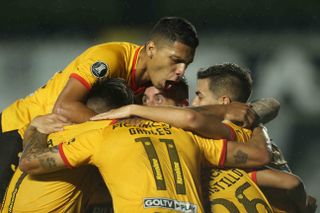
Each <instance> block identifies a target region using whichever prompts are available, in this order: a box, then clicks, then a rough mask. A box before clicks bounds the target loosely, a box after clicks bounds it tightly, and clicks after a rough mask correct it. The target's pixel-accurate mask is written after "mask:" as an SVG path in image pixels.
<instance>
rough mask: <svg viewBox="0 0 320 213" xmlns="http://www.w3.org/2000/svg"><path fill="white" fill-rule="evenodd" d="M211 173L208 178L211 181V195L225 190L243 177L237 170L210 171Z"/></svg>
mask: <svg viewBox="0 0 320 213" xmlns="http://www.w3.org/2000/svg"><path fill="white" fill-rule="evenodd" d="M211 171H212V173H211V176H210V180H211V181H210V186H209V191H210V192H211V193H215V192H219V191H221V190H225V189H227V188H229V187H231V186H233V185H234V184H235V183H237V182H238V181H239V180H240V179H241V178H242V177H243V173H242V172H241V171H240V170H238V169H230V170H218V169H212V170H211Z"/></svg>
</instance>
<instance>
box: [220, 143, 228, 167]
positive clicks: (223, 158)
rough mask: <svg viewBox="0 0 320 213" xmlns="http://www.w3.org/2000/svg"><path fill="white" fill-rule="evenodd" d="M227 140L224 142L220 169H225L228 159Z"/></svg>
mask: <svg viewBox="0 0 320 213" xmlns="http://www.w3.org/2000/svg"><path fill="white" fill-rule="evenodd" d="M227 144H228V142H227V140H223V147H222V151H221V155H220V160H219V167H223V166H224V163H225V162H226V158H227Z"/></svg>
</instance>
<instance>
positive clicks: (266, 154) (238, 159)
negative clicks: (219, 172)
mask: <svg viewBox="0 0 320 213" xmlns="http://www.w3.org/2000/svg"><path fill="white" fill-rule="evenodd" d="M268 140H269V137H268V135H267V134H266V132H265V131H264V130H263V129H262V127H257V128H255V129H254V130H253V133H252V136H251V138H250V141H249V142H248V143H247V144H243V143H238V142H232V141H229V142H228V144H227V156H226V163H225V165H226V166H232V167H239V168H248V167H249V168H251V167H259V166H264V165H266V164H268V163H269V162H270V160H271V154H270V150H269V148H268V145H267V141H268Z"/></svg>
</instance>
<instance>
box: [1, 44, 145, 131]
mask: <svg viewBox="0 0 320 213" xmlns="http://www.w3.org/2000/svg"><path fill="white" fill-rule="evenodd" d="M138 51H139V46H137V45H135V44H131V43H127V42H110V43H104V44H100V45H96V46H93V47H91V48H89V49H87V50H86V51H85V52H83V53H82V54H81V55H79V56H78V57H76V58H75V59H74V60H73V61H72V62H71V63H70V64H69V65H68V66H67V67H66V68H64V69H63V70H61V71H60V72H56V73H55V74H54V75H53V76H52V77H51V79H50V80H49V81H48V82H47V83H46V84H45V85H43V86H42V87H40V88H39V89H37V90H36V91H35V92H34V93H32V94H30V95H28V96H26V97H25V98H22V99H19V100H17V101H15V102H14V103H12V104H11V105H10V106H9V107H7V108H6V109H4V110H3V112H2V130H3V131H4V132H6V131H10V130H14V129H20V128H23V127H24V126H25V125H26V124H28V123H29V122H30V121H31V120H32V119H33V118H34V117H36V116H38V115H43V114H47V113H50V112H52V110H53V107H54V104H55V102H56V100H57V98H58V96H59V95H60V93H61V91H62V90H63V88H64V87H65V85H66V84H67V82H68V80H69V78H74V79H77V80H78V81H79V82H80V83H82V84H83V85H84V86H85V87H86V88H87V89H88V90H90V88H91V86H92V85H93V84H94V83H95V82H96V81H97V80H98V79H101V78H103V77H108V78H114V77H119V78H123V79H125V80H126V81H127V82H128V84H129V85H130V84H131V82H130V79H131V73H132V69H133V66H134V64H135V63H136V58H137V56H136V55H137V54H138ZM98 71H100V72H98Z"/></svg>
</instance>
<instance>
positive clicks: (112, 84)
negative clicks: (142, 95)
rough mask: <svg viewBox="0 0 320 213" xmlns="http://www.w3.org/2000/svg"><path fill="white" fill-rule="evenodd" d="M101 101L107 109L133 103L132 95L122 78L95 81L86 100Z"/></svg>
mask: <svg viewBox="0 0 320 213" xmlns="http://www.w3.org/2000/svg"><path fill="white" fill-rule="evenodd" d="M93 98H97V99H101V100H102V101H103V102H104V104H105V105H106V106H108V107H109V108H118V107H121V106H124V105H128V104H132V103H133V102H134V94H133V92H132V90H131V89H130V88H129V87H128V85H127V84H126V82H125V80H124V79H122V78H109V79H103V80H99V81H97V82H96V83H95V84H94V85H93V86H92V88H91V90H90V91H89V94H88V96H87V99H93Z"/></svg>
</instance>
